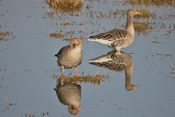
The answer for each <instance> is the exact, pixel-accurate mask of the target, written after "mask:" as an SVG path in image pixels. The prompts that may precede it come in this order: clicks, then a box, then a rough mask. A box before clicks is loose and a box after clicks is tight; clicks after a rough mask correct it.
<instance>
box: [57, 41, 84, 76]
mask: <svg viewBox="0 0 175 117" xmlns="http://www.w3.org/2000/svg"><path fill="white" fill-rule="evenodd" d="M81 49H83V46H82V44H81V40H80V39H78V38H74V39H71V40H70V43H69V45H68V46H64V47H62V48H61V49H60V50H59V52H58V53H57V54H55V56H56V57H57V58H58V60H57V63H58V65H59V66H61V67H62V73H63V76H64V69H70V68H72V67H75V73H76V76H78V73H77V66H78V65H80V64H81V62H82V52H81Z"/></svg>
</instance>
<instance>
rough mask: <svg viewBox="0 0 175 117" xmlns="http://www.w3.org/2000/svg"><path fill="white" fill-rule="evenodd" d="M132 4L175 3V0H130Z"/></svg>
mask: <svg viewBox="0 0 175 117" xmlns="http://www.w3.org/2000/svg"><path fill="white" fill-rule="evenodd" d="M130 2H131V3H132V4H145V5H153V4H155V5H164V4H170V5H173V4H174V2H175V0H130Z"/></svg>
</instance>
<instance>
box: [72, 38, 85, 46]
mask: <svg viewBox="0 0 175 117" xmlns="http://www.w3.org/2000/svg"><path fill="white" fill-rule="evenodd" d="M69 45H70V47H71V48H72V49H74V48H76V47H79V48H80V49H83V46H82V44H81V40H80V39H78V38H74V39H71V40H70V43H69Z"/></svg>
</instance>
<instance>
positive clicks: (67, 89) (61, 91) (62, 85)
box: [54, 78, 81, 115]
mask: <svg viewBox="0 0 175 117" xmlns="http://www.w3.org/2000/svg"><path fill="white" fill-rule="evenodd" d="M54 90H55V91H56V94H57V96H58V99H59V101H60V102H61V103H62V104H64V105H68V111H69V113H70V114H72V115H77V114H78V113H79V111H80V108H81V104H80V99H81V86H80V85H77V84H76V83H71V82H70V81H66V80H64V79H61V78H59V79H58V80H57V86H56V88H55V89H54Z"/></svg>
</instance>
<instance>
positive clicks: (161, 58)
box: [0, 0, 175, 117]
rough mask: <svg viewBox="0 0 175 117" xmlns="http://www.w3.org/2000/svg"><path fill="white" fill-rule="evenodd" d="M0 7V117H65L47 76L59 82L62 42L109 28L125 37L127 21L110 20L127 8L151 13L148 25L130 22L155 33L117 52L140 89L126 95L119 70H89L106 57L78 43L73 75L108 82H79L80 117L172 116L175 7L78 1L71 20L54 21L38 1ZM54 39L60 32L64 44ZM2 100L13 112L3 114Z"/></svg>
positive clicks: (58, 16)
mask: <svg viewBox="0 0 175 117" xmlns="http://www.w3.org/2000/svg"><path fill="white" fill-rule="evenodd" d="M0 3H1V4H0V31H9V32H10V35H7V36H5V37H4V39H3V40H1V41H0V92H1V93H0V116H1V117H9V116H13V117H19V116H29V115H31V116H42V115H44V116H51V117H53V116H71V115H70V113H69V112H68V110H67V108H68V106H67V105H63V104H61V102H60V101H59V100H58V97H57V95H56V92H55V91H54V88H56V84H57V79H56V78H53V77H52V76H53V74H56V75H57V76H60V75H61V74H62V71H61V68H60V67H58V66H57V58H56V57H54V55H55V54H56V53H57V52H58V51H59V49H60V48H61V47H63V46H65V45H68V42H67V41H65V40H64V39H66V38H73V37H78V38H80V37H82V38H88V37H89V36H92V35H95V34H98V33H101V32H105V31H108V30H111V29H114V28H121V29H124V27H123V26H125V22H126V15H123V14H122V13H118V14H116V15H114V14H113V13H111V12H114V11H115V10H125V11H126V10H128V9H130V8H132V7H134V8H135V9H141V8H143V7H145V9H147V10H152V11H153V12H154V13H156V15H155V17H154V18H148V19H143V18H140V19H136V18H135V21H141V22H147V21H148V22H151V23H152V25H153V27H154V28H153V29H152V30H151V29H148V30H146V31H143V32H136V33H135V38H134V42H133V43H132V45H130V46H129V47H127V48H125V49H122V50H121V51H123V52H124V53H126V54H127V55H129V56H130V59H131V60H132V63H133V72H132V78H131V83H132V84H134V85H136V86H139V88H137V89H135V90H133V91H127V90H126V88H125V82H126V81H125V70H122V71H116V70H110V69H108V68H106V67H100V66H96V65H92V64H89V62H88V61H89V60H90V59H94V58H97V57H99V56H102V55H106V54H107V53H108V52H110V51H111V49H110V48H108V47H106V46H103V45H101V44H97V43H94V42H87V39H83V40H82V45H83V50H82V54H83V60H82V64H81V65H79V66H78V74H79V75H84V76H86V75H91V76H93V75H94V74H96V73H98V72H99V73H101V74H103V75H107V74H109V78H107V79H106V78H105V79H104V80H103V81H101V82H100V84H99V85H94V84H93V83H90V82H89V83H88V82H86V83H85V82H82V83H80V82H77V84H79V85H81V100H80V103H81V105H82V107H81V109H80V112H79V113H78V116H80V117H89V116H95V117H106V116H120V117H126V116H131V117H132V116H136V117H147V116H148V117H165V116H169V117H173V116H174V115H175V111H174V109H175V93H174V89H175V71H174V69H173V68H174V65H175V51H174V50H175V46H174V43H175V22H174V21H175V20H174V19H175V8H174V6H175V5H174V4H169V5H166V4H163V5H159V6H156V5H155V4H153V5H132V4H131V3H129V2H128V3H125V2H124V1H123V2H122V3H120V2H119V1H116V2H115V1H113V0H109V1H105V0H102V1H96V0H95V1H84V4H83V7H82V9H81V11H80V12H79V13H73V15H71V14H69V13H59V12H57V13H56V12H55V11H54V10H53V9H51V8H49V5H48V4H47V3H46V2H45V1H42V0H32V1H28V0H15V1H14V0H2V1H0ZM87 5H89V6H90V8H89V9H87V8H86V7H87ZM125 11H124V12H125ZM48 12H52V13H53V15H49V14H48ZM110 13H111V15H110ZM100 14H102V15H100ZM64 22H69V25H63V23H64ZM169 27H170V28H169ZM169 30H171V32H170V33H169V32H168V31H169ZM56 32H62V33H63V35H65V36H64V37H62V38H51V37H50V36H49V35H50V33H56ZM82 72H83V73H84V74H82ZM65 74H73V75H74V74H75V72H74V69H68V70H67V69H66V70H65ZM5 97H6V99H8V101H9V102H10V103H12V104H13V105H10V106H8V104H7V102H6V100H5Z"/></svg>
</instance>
